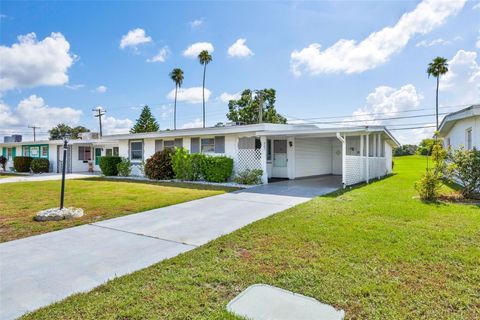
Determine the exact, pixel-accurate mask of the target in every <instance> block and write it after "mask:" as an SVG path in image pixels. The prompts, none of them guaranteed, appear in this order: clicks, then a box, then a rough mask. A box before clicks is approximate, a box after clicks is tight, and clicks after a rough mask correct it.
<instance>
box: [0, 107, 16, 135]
mask: <svg viewBox="0 0 480 320" xmlns="http://www.w3.org/2000/svg"><path fill="white" fill-rule="evenodd" d="M17 124H19V120H18V117H16V116H15V115H14V114H13V113H12V110H11V109H10V107H9V106H8V105H6V104H5V103H3V101H0V128H2V131H3V129H4V128H8V127H10V126H15V125H17Z"/></svg>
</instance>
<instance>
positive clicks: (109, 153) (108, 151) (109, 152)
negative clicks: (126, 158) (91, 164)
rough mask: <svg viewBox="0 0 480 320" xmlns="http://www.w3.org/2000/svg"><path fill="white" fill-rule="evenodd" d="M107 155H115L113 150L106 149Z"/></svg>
mask: <svg viewBox="0 0 480 320" xmlns="http://www.w3.org/2000/svg"><path fill="white" fill-rule="evenodd" d="M105 155H106V156H107V157H111V156H112V155H113V151H112V149H106V150H105Z"/></svg>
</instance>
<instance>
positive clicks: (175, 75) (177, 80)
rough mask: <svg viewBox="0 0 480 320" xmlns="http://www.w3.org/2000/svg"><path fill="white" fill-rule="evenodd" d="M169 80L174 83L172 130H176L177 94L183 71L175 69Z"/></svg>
mask: <svg viewBox="0 0 480 320" xmlns="http://www.w3.org/2000/svg"><path fill="white" fill-rule="evenodd" d="M170 79H172V80H173V82H175V103H174V105H173V129H174V130H175V129H177V92H178V88H180V87H181V86H182V83H183V70H182V69H180V68H175V69H173V70H172V72H170Z"/></svg>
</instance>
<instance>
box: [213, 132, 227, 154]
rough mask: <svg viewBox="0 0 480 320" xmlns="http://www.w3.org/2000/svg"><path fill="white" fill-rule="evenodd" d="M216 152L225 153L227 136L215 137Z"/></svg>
mask: <svg viewBox="0 0 480 320" xmlns="http://www.w3.org/2000/svg"><path fill="white" fill-rule="evenodd" d="M215 153H225V137H224V136H218V137H215Z"/></svg>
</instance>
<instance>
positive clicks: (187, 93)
mask: <svg viewBox="0 0 480 320" xmlns="http://www.w3.org/2000/svg"><path fill="white" fill-rule="evenodd" d="M211 94H212V93H211V92H210V90H208V89H207V88H205V101H208V99H209V98H210V95H211ZM167 98H168V99H170V100H174V99H175V89H173V90H172V91H170V92H169V93H168V95H167ZM177 101H178V102H186V103H202V101H203V100H202V87H191V88H180V89H178V93H177Z"/></svg>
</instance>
